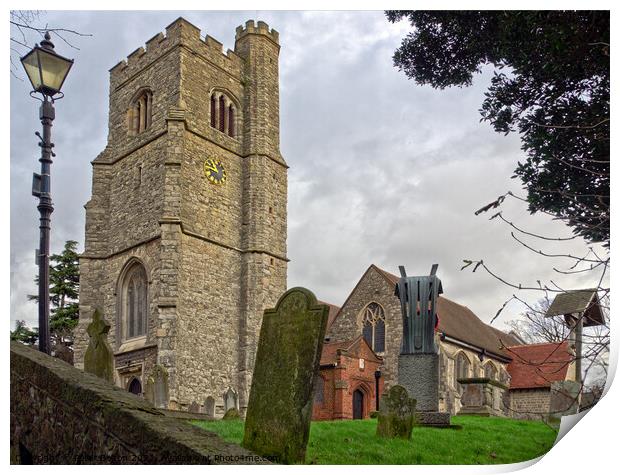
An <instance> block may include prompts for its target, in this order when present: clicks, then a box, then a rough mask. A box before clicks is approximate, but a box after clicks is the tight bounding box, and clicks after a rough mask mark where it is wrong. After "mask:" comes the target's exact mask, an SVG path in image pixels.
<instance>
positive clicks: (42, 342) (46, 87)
mask: <svg viewBox="0 0 620 475" xmlns="http://www.w3.org/2000/svg"><path fill="white" fill-rule="evenodd" d="M50 39H51V37H50V34H49V32H46V33H45V38H44V40H43V41H41V46H39V45H35V47H34V48H33V49H32V50H31V51H30V52H29V53H28V54H27V55H26V56H24V57H23V58H21V62H22V64H23V66H24V69H25V70H26V74H27V75H28V79H30V82H31V83H32V89H33V90H32V92H31V93H30V95H31V96H32V97H35V98H37V99H39V98H38V97H36V96H34V94H35V93H40V94H41V95H42V96H43V100H42V104H41V107H40V108H39V119H40V120H41V124H42V125H43V136H41V134H40V133H39V132H35V134H36V136H37V137H39V139H40V142H39V146H40V147H41V158H40V159H39V161H40V162H41V174H37V173H34V175H33V181H32V194H33V196H36V197H38V198H39V205H38V206H37V209H38V210H39V213H40V215H41V217H40V220H39V223H40V224H39V230H40V239H39V249H38V252H37V263H38V264H39V351H42V352H44V353H47V354H49V353H50V333H49V314H50V307H49V251H50V229H51V226H50V223H51V219H50V218H51V215H52V212H53V211H54V207H53V206H52V196H51V188H50V166H51V164H52V157H55V156H56V155H55V154H54V152H52V148H53V147H54V144H53V143H52V141H51V138H52V121H53V120H54V117H55V111H54V100H55V99H61V98H62V97H63V96H64V94H62V93H61V92H60V88H61V87H62V84H63V83H64V82H65V79H66V77H67V74H68V73H69V70H70V69H71V66H72V65H73V60H72V59H67V58H63V57H62V56H60V55H58V54H56V52H55V51H54V44H53V43H52V42H51V41H50ZM57 95H58V96H57ZM54 96H57V97H56V98H54ZM39 100H41V99H39Z"/></svg>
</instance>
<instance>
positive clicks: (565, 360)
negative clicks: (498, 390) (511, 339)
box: [506, 341, 574, 389]
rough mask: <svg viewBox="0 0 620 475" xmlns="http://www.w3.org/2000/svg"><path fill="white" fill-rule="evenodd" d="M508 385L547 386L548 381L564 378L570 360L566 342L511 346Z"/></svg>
mask: <svg viewBox="0 0 620 475" xmlns="http://www.w3.org/2000/svg"><path fill="white" fill-rule="evenodd" d="M508 351H509V352H510V354H511V355H512V361H511V362H510V363H509V364H508V367H507V368H506V369H507V370H508V373H510V389H535V388H548V387H551V383H553V382H556V381H564V380H566V374H567V372H568V367H569V366H570V364H571V362H572V361H573V360H574V356H573V355H572V354H570V352H569V349H568V342H566V341H563V342H562V343H540V344H534V345H520V346H511V347H509V348H508Z"/></svg>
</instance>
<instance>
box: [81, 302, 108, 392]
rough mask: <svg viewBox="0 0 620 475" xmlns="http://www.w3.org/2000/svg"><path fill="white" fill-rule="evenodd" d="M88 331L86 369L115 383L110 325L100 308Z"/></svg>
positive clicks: (85, 357)
mask: <svg viewBox="0 0 620 475" xmlns="http://www.w3.org/2000/svg"><path fill="white" fill-rule="evenodd" d="M86 331H87V332H88V336H89V340H88V348H86V353H85V354H84V371H86V372H87V373H91V374H94V375H95V376H99V377H100V378H103V379H105V380H106V381H109V382H110V383H114V354H113V353H112V348H111V347H110V344H109V343H108V332H109V331H110V325H109V324H108V322H106V321H105V319H104V318H103V317H102V316H101V312H99V310H95V312H94V313H93V319H92V321H91V322H90V323H89V324H88V327H87V328H86Z"/></svg>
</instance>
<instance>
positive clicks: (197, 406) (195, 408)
mask: <svg viewBox="0 0 620 475" xmlns="http://www.w3.org/2000/svg"><path fill="white" fill-rule="evenodd" d="M187 411H188V412H192V413H194V414H198V413H199V412H200V404H198V403H197V402H196V401H192V403H191V404H190V405H189V408H188V409H187Z"/></svg>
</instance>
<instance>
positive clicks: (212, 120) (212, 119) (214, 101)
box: [210, 93, 217, 127]
mask: <svg viewBox="0 0 620 475" xmlns="http://www.w3.org/2000/svg"><path fill="white" fill-rule="evenodd" d="M216 102H217V101H216V99H215V93H213V94H211V111H210V112H211V127H215V117H216V116H217V111H216Z"/></svg>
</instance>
